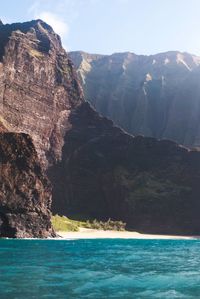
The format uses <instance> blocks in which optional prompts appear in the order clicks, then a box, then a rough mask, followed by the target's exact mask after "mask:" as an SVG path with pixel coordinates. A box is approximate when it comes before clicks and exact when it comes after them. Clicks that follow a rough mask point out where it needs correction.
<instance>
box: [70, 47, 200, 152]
mask: <svg viewBox="0 0 200 299" xmlns="http://www.w3.org/2000/svg"><path fill="white" fill-rule="evenodd" d="M69 55H70V57H71V59H72V61H73V62H74V64H75V67H76V69H77V71H78V74H79V77H80V79H81V82H82V85H83V88H84V93H85V97H86V99H87V100H89V101H90V102H91V103H92V105H93V106H94V107H95V108H96V109H97V111H98V112H100V113H101V114H102V115H104V116H107V117H109V118H110V119H112V120H113V121H114V123H115V124H117V125H119V126H121V127H122V128H123V129H125V130H126V131H127V132H129V133H131V134H133V135H138V134H142V135H144V136H152V137H156V138H167V139H171V140H174V141H177V142H178V143H180V144H184V145H187V146H197V147H198V146H200V57H197V56H194V55H190V54H188V53H180V52H175V51H174V52H166V53H160V54H156V55H150V56H144V55H136V54H133V53H129V52H127V53H116V54H113V55H94V54H87V53H84V52H71V53H70V54H69Z"/></svg>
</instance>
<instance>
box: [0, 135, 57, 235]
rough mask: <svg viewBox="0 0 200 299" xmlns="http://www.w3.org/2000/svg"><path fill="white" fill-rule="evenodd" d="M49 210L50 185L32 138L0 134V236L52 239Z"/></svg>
mask: <svg viewBox="0 0 200 299" xmlns="http://www.w3.org/2000/svg"><path fill="white" fill-rule="evenodd" d="M50 208H51V185H50V182H49V181H48V179H47V178H46V176H45V175H44V174H43V172H42V170H41V167H40V164H39V160H38V157H37V153H36V151H35V149H34V146H33V143H32V141H31V138H30V137H29V136H28V135H26V134H16V133H0V237H10V238H11V237H12V238H33V237H34V238H47V237H53V236H55V233H54V231H53V229H52V226H51V212H50Z"/></svg>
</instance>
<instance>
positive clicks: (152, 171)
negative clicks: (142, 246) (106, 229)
mask: <svg viewBox="0 0 200 299" xmlns="http://www.w3.org/2000/svg"><path fill="white" fill-rule="evenodd" d="M0 44H1V45H3V46H1V47H0V53H1V56H0V57H1V58H0V60H1V64H0V86H1V88H0V100H1V107H0V116H1V118H0V128H1V129H2V130H5V129H6V130H8V131H16V132H25V133H29V134H30V136H31V137H32V138H33V143H34V145H35V147H36V150H37V152H38V154H39V157H40V161H42V163H43V165H44V166H45V168H46V171H47V173H48V176H49V178H50V179H51V182H52V186H53V212H54V213H59V214H61V215H67V216H69V215H74V214H83V215H84V216H86V215H87V216H89V217H93V218H95V217H96V218H99V219H106V218H109V217H111V218H113V219H120V220H123V221H125V222H127V225H128V227H129V228H131V229H135V230H139V231H144V232H154V233H157V232H159V233H175V234H176V233H183V234H190V233H191V234H200V220H199V219H200V218H199V202H200V200H199V194H200V187H199V181H200V174H199V169H200V162H199V161H200V153H198V152H190V151H189V150H187V149H185V148H183V147H179V146H178V145H177V144H176V143H173V142H170V141H157V140H156V139H154V138H144V137H133V136H131V135H129V134H127V133H125V132H124V131H122V130H121V129H119V128H117V127H115V126H113V123H112V121H109V120H108V119H106V118H102V117H100V116H99V114H98V113H97V112H95V111H94V110H93V109H92V108H91V107H90V105H89V104H88V103H87V102H84V99H83V96H82V91H81V89H80V87H79V84H78V81H77V78H76V74H75V72H74V69H73V66H72V64H71V62H70V60H69V59H68V56H67V54H66V52H65V51H64V50H63V49H62V47H61V43H60V39H59V37H58V36H57V35H56V34H55V33H54V32H53V30H52V29H51V27H49V26H48V25H47V24H45V23H44V22H42V21H40V20H38V21H32V22H28V23H24V24H13V25H0ZM96 59H97V60H98V59H99V56H97V57H96ZM102 63H103V62H102ZM87 67H88V66H87ZM115 70H116V72H118V67H117V65H116V66H115ZM105 79H106V78H105ZM107 79H108V77H107ZM147 79H148V80H147ZM146 81H147V82H149V81H151V80H150V77H149V76H147V77H146ZM114 82H115V86H117V84H118V81H114ZM154 83H155V82H154ZM148 84H150V83H148ZM148 84H147V85H148ZM159 84H160V83H159ZM145 86H146V85H145ZM145 88H146V87H145ZM124 90H127V89H126V88H125V89H124ZM145 90H146V89H145ZM156 90H157V89H156ZM100 95H101V93H100V94H99V96H100ZM152 100H153V98H152ZM127 111H129V112H131V109H129V108H127ZM135 121H136V120H135ZM158 127H159V126H158ZM13 142H14V141H12V140H9V143H10V145H9V143H8V148H9V146H11V147H12V145H13V144H14V145H15V142H14V143H13ZM16 146H17V145H15V148H16ZM27 147H28V144H26V143H25V144H24V143H23V146H22V147H21V148H22V149H21V150H23V155H22V157H21V158H20V159H22V160H25V161H26V160H27V159H28V161H29V157H30V155H29V152H27V150H26V148H27ZM12 150H13V148H12ZM4 151H5V149H4ZM11 153H12V151H11ZM14 153H15V152H13V154H11V155H10V156H8V159H7V160H6V162H5V163H4V164H5V168H3V171H4V172H2V173H4V174H5V175H4V176H5V177H6V178H7V179H6V181H5V179H4V176H2V178H1V179H0V184H3V185H2V188H0V190H1V189H2V190H5V192H7V196H6V197H3V195H2V202H3V205H4V206H6V205H7V210H4V212H3V213H4V215H6V217H7V218H4V219H2V220H1V227H2V228H1V229H2V231H3V229H4V228H5V227H11V228H12V229H11V232H12V230H13V229H14V228H15V225H16V227H17V228H18V226H17V223H16V222H18V223H21V224H20V227H21V230H20V229H19V234H18V233H17V232H16V235H17V234H18V235H17V236H21V235H23V236H26V233H24V234H23V233H22V232H21V231H23V227H25V228H26V231H29V230H31V229H32V225H33V228H34V224H35V225H37V224H36V221H35V218H34V217H38V218H37V219H38V223H39V226H37V227H36V229H37V233H38V234H39V227H42V228H43V227H46V231H48V228H49V229H50V230H51V228H50V227H49V226H48V225H49V224H48V223H49V222H48V219H49V218H48V217H47V218H46V216H45V217H43V216H44V215H47V214H48V209H45V207H44V210H42V211H41V209H42V202H43V201H42V198H44V197H43V195H44V196H45V198H46V195H45V194H47V193H48V192H49V191H48V190H49V189H48V182H46V183H45V181H43V180H45V178H44V177H41V176H40V174H41V173H40V172H38V170H37V167H36V169H35V167H33V165H34V163H33V164H31V165H30V166H28V167H27V166H23V165H24V164H23V163H22V166H23V167H25V169H24V168H23V167H22V166H21V162H20V163H19V158H18V156H13V155H14ZM0 156H1V155H0ZM13 157H14V158H13ZM12 159H13V164H12V165H11V166H10V163H11V162H9V161H12ZM15 160H16V161H18V162H15ZM20 161H21V160H20ZM30 163H32V162H31V161H30ZM4 164H2V165H4ZM36 164H37V163H36ZM13 165H14V166H13ZM25 165H27V164H26V163H25ZM3 167H4V166H3ZM12 167H13V169H12ZM21 167H22V168H21ZM18 168H19V169H18ZM14 171H15V172H16V173H19V176H15V177H13V173H14ZM38 176H39V178H38ZM38 180H39V181H38ZM41 181H42V182H43V183H41ZM10 182H11V183H12V184H11V183H10ZM36 182H38V183H36ZM24 184H25V185H24ZM38 184H39V188H38V187H37V186H38ZM46 184H47V185H46ZM9 186H10V189H9ZM18 186H20V189H19V188H18ZM46 186H47V187H46ZM46 188H47V189H48V190H46ZM18 189H19V191H18ZM34 190H35V192H34ZM45 190H46V191H45ZM9 192H10V193H9ZM33 192H34V194H33ZM45 192H47V193H45ZM34 195H36V198H38V200H39V202H40V203H41V205H39V206H37V201H36V202H35V196H34ZM48 198H49V197H48ZM16 202H18V207H19V208H18V209H16ZM25 202H27V203H26V204H25ZM33 203H34V204H33ZM25 206H28V207H29V208H30V210H29V209H28V210H25ZM47 206H48V205H47ZM20 207H22V208H20ZM34 209H37V214H36V215H35V214H32V212H33V213H34V212H35V211H36V210H34ZM7 211H8V212H7ZM29 211H31V213H29ZM42 212H43V213H42ZM9 215H11V216H9ZM34 215H35V216H34ZM15 217H18V218H15ZM26 217H29V218H28V219H30V222H29V221H25V218H26ZM31 217H32V218H31ZM15 219H18V220H15ZM44 219H46V220H47V222H43V220H44ZM46 220H45V221H46ZM9 223H11V224H9ZM27 223H32V224H31V225H30V226H28V224H27ZM34 230H35V228H34ZM35 231H36V230H35ZM44 231H45V229H44ZM32 233H33V232H32ZM27 234H29V233H27Z"/></svg>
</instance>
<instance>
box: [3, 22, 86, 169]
mask: <svg viewBox="0 0 200 299" xmlns="http://www.w3.org/2000/svg"><path fill="white" fill-rule="evenodd" d="M81 101H82V92H81V89H80V88H79V85H78V83H77V79H76V74H75V71H74V69H73V67H72V64H71V61H70V60H69V59H68V56H67V55H66V52H65V50H64V49H63V48H62V45H61V41H60V37H59V36H58V35H57V34H55V33H54V31H53V30H52V28H51V27H50V26H49V25H47V24H46V23H44V22H43V21H41V20H36V21H31V22H27V23H16V24H11V25H10V24H7V25H1V26H0V115H1V117H2V118H3V119H4V121H5V122H7V123H8V124H9V130H11V131H14V132H25V133H27V134H29V135H31V137H32V139H33V142H34V145H35V147H36V150H37V153H38V155H39V157H40V159H41V161H42V163H43V165H44V166H45V167H46V168H47V167H48V165H51V164H53V163H54V162H55V161H57V160H59V159H60V158H61V151H62V146H63V137H64V135H65V131H66V129H67V126H68V117H69V114H70V112H71V110H72V108H73V107H76V106H77V105H78V104H79V103H80V102H81Z"/></svg>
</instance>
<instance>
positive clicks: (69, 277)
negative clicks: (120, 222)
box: [0, 239, 200, 299]
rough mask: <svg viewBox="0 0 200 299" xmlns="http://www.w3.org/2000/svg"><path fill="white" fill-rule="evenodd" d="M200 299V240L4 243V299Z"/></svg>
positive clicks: (0, 272) (0, 268) (0, 289)
mask: <svg viewBox="0 0 200 299" xmlns="http://www.w3.org/2000/svg"><path fill="white" fill-rule="evenodd" d="M31 298H36V299H40V298H47V299H49V298H57V299H63V298H64V299H71V298H75V299H79V298H81V299H82V298H91V299H100V298H101V299H105V298H114V299H119V298H120V299H128V298H131V299H132V298H133V299H137V298H145V299H151V298H160V299H165V298H169V299H172V298H181V299H182V298H200V241H198V240H119V239H115V240H112V239H110V240H109V239H102V240H100V239H99V240H75V241H74V240H71V241H66V240H57V241H56V240H3V239H1V240H0V299H31Z"/></svg>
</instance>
